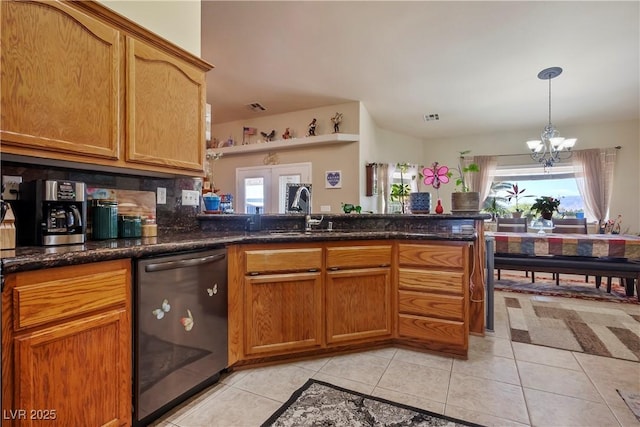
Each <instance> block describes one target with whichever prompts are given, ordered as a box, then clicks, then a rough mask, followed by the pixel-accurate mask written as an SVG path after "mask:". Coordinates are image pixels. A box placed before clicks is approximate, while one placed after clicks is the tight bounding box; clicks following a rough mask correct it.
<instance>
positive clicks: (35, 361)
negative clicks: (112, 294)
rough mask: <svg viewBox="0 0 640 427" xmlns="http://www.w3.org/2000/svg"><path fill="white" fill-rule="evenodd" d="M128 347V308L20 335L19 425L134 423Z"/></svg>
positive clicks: (17, 367)
mask: <svg viewBox="0 0 640 427" xmlns="http://www.w3.org/2000/svg"><path fill="white" fill-rule="evenodd" d="M130 349H131V333H130V325H129V316H128V314H127V311H126V310H125V309H124V308H122V309H115V310H111V311H108V312H106V313H103V314H98V315H94V316H90V317H85V318H81V319H76V320H73V321H69V322H66V323H63V324H60V325H57V326H52V327H50V328H45V329H42V330H38V331H36V332H32V333H28V334H24V335H17V336H16V337H15V338H14V351H15V378H16V384H15V397H14V405H13V407H14V408H21V409H25V410H26V416H25V418H24V419H21V420H18V421H19V425H25V426H40V425H42V426H48V425H64V426H106V425H109V426H116V425H130V424H131V350H130ZM47 417H48V419H47ZM52 418H53V419H55V421H52Z"/></svg>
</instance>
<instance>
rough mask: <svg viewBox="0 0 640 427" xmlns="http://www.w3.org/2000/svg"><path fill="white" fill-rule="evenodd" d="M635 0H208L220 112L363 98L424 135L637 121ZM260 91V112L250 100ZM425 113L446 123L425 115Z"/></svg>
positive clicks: (211, 94) (271, 110)
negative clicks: (550, 72)
mask: <svg viewBox="0 0 640 427" xmlns="http://www.w3.org/2000/svg"><path fill="white" fill-rule="evenodd" d="M639 21H640V3H639V2H637V1H632V2H614V1H601V2H571V1H570V2H556V1H551V2H542V1H513V2H502V1H496V2H483V1H471V2H457V1H450V2H435V1H424V2H402V1H389V2H377V1H354V2H340V1H337V2H336V1H330V2H306V1H292V2H270V1H251V2H245V1H230V2H221V1H207V0H203V1H202V47H201V48H202V57H203V58H204V59H206V60H208V61H210V62H211V63H213V64H214V65H215V66H216V68H215V69H213V70H212V71H210V72H209V73H208V74H207V85H208V89H207V101H208V102H209V103H210V104H212V108H213V122H214V123H222V122H228V121H233V120H241V119H243V120H247V121H249V120H250V119H251V118H253V117H256V116H257V115H271V114H278V113H285V112H290V111H297V110H303V109H307V108H314V107H318V106H323V105H331V104H337V103H341V102H348V101H354V100H358V101H362V102H363V103H364V105H365V107H366V108H367V110H368V111H369V113H370V114H371V115H372V117H373V118H374V120H375V121H376V123H377V124H378V125H379V126H380V127H382V128H385V129H389V130H394V131H397V132H401V133H404V134H407V135H412V136H415V137H419V138H424V139H430V138H440V137H453V136H460V135H473V134H484V133H496V132H502V131H510V130H518V129H530V128H534V129H538V128H539V129H540V130H542V128H543V127H544V125H545V124H546V122H547V119H548V108H549V99H548V96H549V93H548V82H547V81H544V80H540V79H538V77H537V74H538V72H539V71H541V70H542V69H544V68H548V67H552V66H558V67H561V68H563V69H564V72H563V73H562V74H561V75H560V76H559V77H557V78H556V79H554V80H552V83H551V84H552V121H553V123H554V124H555V125H556V126H557V127H558V128H559V129H560V130H562V128H563V126H569V125H579V124H581V123H596V122H607V121H613V120H626V119H638V117H639V115H640V107H639V104H640V77H639V76H640V25H639ZM253 102H259V103H261V104H262V105H264V106H265V107H266V108H267V110H266V111H265V112H262V113H256V112H253V111H251V110H249V109H248V108H247V107H246V105H247V104H249V103H253ZM425 114H438V115H439V120H438V121H430V122H425V121H424V119H423V116H424V115H425Z"/></svg>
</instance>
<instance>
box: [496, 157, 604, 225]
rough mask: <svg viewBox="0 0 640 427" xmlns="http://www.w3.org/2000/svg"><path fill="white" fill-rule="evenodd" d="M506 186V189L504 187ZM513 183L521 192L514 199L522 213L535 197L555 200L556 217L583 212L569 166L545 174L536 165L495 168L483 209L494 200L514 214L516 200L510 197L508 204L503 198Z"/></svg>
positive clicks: (551, 169)
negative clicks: (557, 215)
mask: <svg viewBox="0 0 640 427" xmlns="http://www.w3.org/2000/svg"><path fill="white" fill-rule="evenodd" d="M506 183H508V184H509V186H507V185H505V184H506ZM516 183H517V184H518V188H519V190H523V189H524V190H525V191H524V192H523V193H522V195H521V196H519V198H518V208H519V209H520V210H522V211H523V212H525V213H526V212H527V211H528V210H529V207H530V206H531V205H532V204H533V203H534V201H535V198H536V197H541V196H551V197H555V198H557V199H559V200H560V207H559V209H558V214H560V215H562V216H574V215H576V214H578V215H580V214H579V212H582V211H583V210H584V202H583V200H582V197H581V196H580V193H579V191H578V186H577V184H576V179H575V176H574V173H573V166H572V165H571V164H556V165H554V166H553V167H551V168H550V169H549V170H548V172H545V171H544V169H543V168H542V167H540V166H539V165H535V166H532V165H526V166H513V165H509V166H498V168H497V169H496V174H495V177H494V179H493V185H492V191H491V193H490V194H489V197H488V198H487V201H485V209H486V207H487V206H488V203H489V204H490V202H491V201H492V198H493V197H496V198H497V199H498V201H500V202H501V204H502V206H504V208H505V210H506V211H508V212H513V211H515V209H516V200H515V199H514V198H511V201H508V200H506V199H507V197H508V193H507V190H508V189H509V188H510V184H516ZM592 219H593V218H591V219H589V220H592Z"/></svg>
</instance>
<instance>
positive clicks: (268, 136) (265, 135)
mask: <svg viewBox="0 0 640 427" xmlns="http://www.w3.org/2000/svg"><path fill="white" fill-rule="evenodd" d="M260 135H262V137H263V138H264V140H265V141H267V142H269V141H273V137H274V136H276V130H275V129H273V130H272V131H271V132H270V133H266V132H260Z"/></svg>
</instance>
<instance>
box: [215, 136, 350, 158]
mask: <svg viewBox="0 0 640 427" xmlns="http://www.w3.org/2000/svg"><path fill="white" fill-rule="evenodd" d="M359 140H360V135H357V134H350V133H330V134H328V135H316V136H306V137H303V138H291V139H278V140H275V141H271V142H259V143H253V144H247V145H235V146H233V147H222V148H210V150H212V151H213V152H215V153H222V154H223V155H225V156H233V155H236V154H244V153H254V152H259V151H277V150H291V149H294V148H304V147H313V146H316V145H321V144H323V145H326V144H346V143H350V142H356V141H359Z"/></svg>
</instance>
